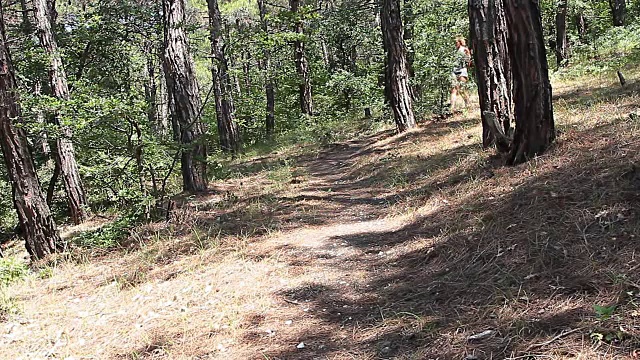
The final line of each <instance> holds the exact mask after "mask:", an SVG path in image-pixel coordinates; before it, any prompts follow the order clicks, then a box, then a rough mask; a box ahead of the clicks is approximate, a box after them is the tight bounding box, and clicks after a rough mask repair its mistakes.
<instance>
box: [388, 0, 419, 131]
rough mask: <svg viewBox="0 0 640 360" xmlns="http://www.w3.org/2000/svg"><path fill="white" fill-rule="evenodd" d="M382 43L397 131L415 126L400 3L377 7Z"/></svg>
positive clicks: (392, 0) (389, 3) (397, 0)
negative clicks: (378, 8) (380, 23)
mask: <svg viewBox="0 0 640 360" xmlns="http://www.w3.org/2000/svg"><path fill="white" fill-rule="evenodd" d="M380 17H381V20H382V21H381V22H382V40H383V45H384V49H385V52H386V63H385V67H386V68H385V70H386V74H385V93H386V94H387V95H386V96H387V100H388V101H389V105H390V106H391V109H392V110H393V118H394V120H395V122H396V126H397V128H398V131H400V132H402V131H405V130H408V129H411V128H414V127H416V120H415V117H414V115H413V108H412V106H413V100H412V94H411V88H410V86H409V69H408V65H407V48H406V46H405V44H404V40H403V36H404V31H403V29H402V19H401V17H400V0H383V1H382V7H381V8H380Z"/></svg>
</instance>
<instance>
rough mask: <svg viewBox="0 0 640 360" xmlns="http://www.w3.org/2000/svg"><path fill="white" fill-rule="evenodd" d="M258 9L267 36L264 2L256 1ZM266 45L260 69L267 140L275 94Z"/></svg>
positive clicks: (274, 123) (271, 121) (273, 117)
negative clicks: (262, 82)
mask: <svg viewBox="0 0 640 360" xmlns="http://www.w3.org/2000/svg"><path fill="white" fill-rule="evenodd" d="M258 9H259V10H260V23H261V25H262V31H263V32H264V36H265V37H267V36H269V24H268V22H267V7H266V4H265V3H264V0H258ZM267 46H268V45H265V49H264V51H263V56H264V59H263V60H262V61H261V62H260V64H261V67H262V68H261V69H260V70H262V72H263V74H264V91H265V93H266V97H267V109H266V110H267V112H266V119H265V128H266V133H267V138H268V139H272V138H273V132H274V130H275V125H276V120H275V103H276V99H275V93H274V87H273V76H272V74H271V51H269V49H268V48H267Z"/></svg>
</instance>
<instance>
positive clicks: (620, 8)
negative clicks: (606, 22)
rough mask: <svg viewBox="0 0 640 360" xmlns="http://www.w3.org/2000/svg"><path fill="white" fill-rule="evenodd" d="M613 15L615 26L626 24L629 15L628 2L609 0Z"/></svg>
mask: <svg viewBox="0 0 640 360" xmlns="http://www.w3.org/2000/svg"><path fill="white" fill-rule="evenodd" d="M609 7H611V15H612V16H613V26H624V20H625V17H626V16H627V3H626V1H625V0H609Z"/></svg>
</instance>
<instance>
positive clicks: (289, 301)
mask: <svg viewBox="0 0 640 360" xmlns="http://www.w3.org/2000/svg"><path fill="white" fill-rule="evenodd" d="M282 300H284V302H286V303H289V304H293V305H300V303H299V302H297V301H294V300H289V299H287V298H282Z"/></svg>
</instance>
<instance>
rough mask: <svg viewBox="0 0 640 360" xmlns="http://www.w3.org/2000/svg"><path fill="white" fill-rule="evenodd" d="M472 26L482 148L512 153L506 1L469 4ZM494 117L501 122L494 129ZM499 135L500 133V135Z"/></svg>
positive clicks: (511, 80)
mask: <svg viewBox="0 0 640 360" xmlns="http://www.w3.org/2000/svg"><path fill="white" fill-rule="evenodd" d="M469 22H470V34H471V44H472V47H473V58H474V62H475V67H476V79H477V84H478V98H479V100H480V113H481V118H482V146H483V147H484V148H487V147H489V146H491V145H493V144H495V145H496V147H497V148H498V150H499V151H500V152H508V151H509V149H510V146H511V144H510V142H509V141H504V139H505V137H508V136H509V133H510V129H511V122H512V121H513V98H512V90H513V89H512V84H513V78H512V77H513V75H512V74H511V60H510V58H509V49H508V43H507V41H508V35H507V20H506V18H505V13H504V6H503V5H502V0H481V1H474V0H470V1H469ZM490 113H492V114H493V116H494V118H495V119H496V120H497V121H498V122H499V124H500V125H499V126H493V125H494V124H493V122H492V121H490V120H491V119H492V118H490V117H488V114H490ZM496 131H497V133H496Z"/></svg>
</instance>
